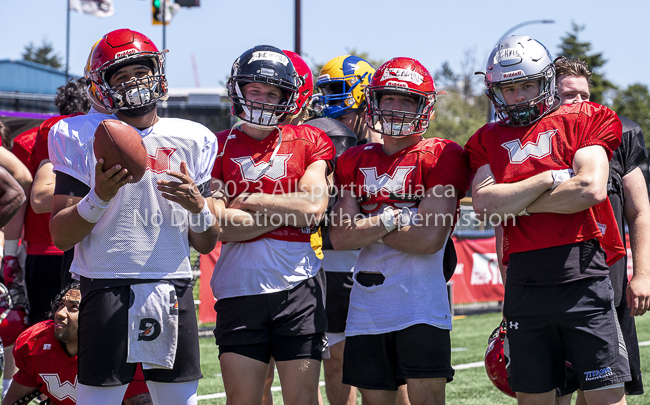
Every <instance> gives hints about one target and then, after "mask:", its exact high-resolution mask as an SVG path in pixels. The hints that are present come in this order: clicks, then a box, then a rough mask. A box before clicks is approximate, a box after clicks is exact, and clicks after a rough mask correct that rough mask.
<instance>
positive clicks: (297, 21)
mask: <svg viewBox="0 0 650 405" xmlns="http://www.w3.org/2000/svg"><path fill="white" fill-rule="evenodd" d="M293 51H294V52H295V53H297V54H298V55H300V0H295V25H294V45H293Z"/></svg>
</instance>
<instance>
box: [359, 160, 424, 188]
mask: <svg viewBox="0 0 650 405" xmlns="http://www.w3.org/2000/svg"><path fill="white" fill-rule="evenodd" d="M414 169H415V166H397V168H396V169H395V173H393V175H392V176H390V175H388V173H384V174H382V175H381V176H379V177H377V168H376V167H365V168H360V169H359V170H361V173H363V176H364V177H365V179H364V183H363V189H364V191H365V192H366V193H370V194H377V193H378V192H379V191H380V190H385V191H386V192H388V193H399V192H400V191H402V190H404V188H405V187H406V176H407V175H408V174H409V173H411V172H412V171H413V170H414Z"/></svg>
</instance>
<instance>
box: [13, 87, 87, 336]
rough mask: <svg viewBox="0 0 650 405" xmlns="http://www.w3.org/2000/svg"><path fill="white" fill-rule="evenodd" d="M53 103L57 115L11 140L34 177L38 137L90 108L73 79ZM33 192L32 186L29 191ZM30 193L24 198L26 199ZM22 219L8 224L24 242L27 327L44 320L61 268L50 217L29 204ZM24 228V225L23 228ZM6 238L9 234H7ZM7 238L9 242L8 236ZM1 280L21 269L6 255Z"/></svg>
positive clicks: (41, 144) (41, 148) (42, 147)
mask: <svg viewBox="0 0 650 405" xmlns="http://www.w3.org/2000/svg"><path fill="white" fill-rule="evenodd" d="M54 104H55V105H56V106H57V108H58V110H59V114H61V115H60V116H57V117H53V118H50V119H48V120H46V121H45V122H43V123H42V124H41V125H40V126H38V127H36V128H33V129H30V130H28V131H25V132H23V133H22V134H20V135H18V136H17V137H16V138H15V139H14V145H13V148H12V152H13V153H14V155H16V157H18V159H20V161H21V162H22V163H23V164H25V166H27V168H28V169H29V171H30V173H31V175H32V176H33V177H34V178H36V171H37V170H38V168H39V166H40V163H41V160H42V159H43V157H41V155H42V154H43V152H45V157H44V158H47V153H46V152H47V137H45V140H44V141H42V140H40V139H39V140H38V141H37V138H38V134H39V133H41V134H42V133H43V132H45V131H49V129H50V128H51V126H52V125H54V123H56V122H58V121H59V120H61V119H63V118H66V117H70V116H75V115H79V114H81V113H85V112H86V111H88V109H89V108H90V100H89V99H88V97H87V96H86V93H85V89H84V86H83V85H82V84H81V83H79V82H78V81H76V80H71V81H69V82H68V83H66V84H65V85H63V86H60V87H59V88H58V89H57V93H56V96H55V100H54ZM31 190H33V187H32V188H31ZM30 195H31V193H30V194H29V195H28V199H29V197H30ZM26 207H27V209H26V212H24V216H23V217H15V218H14V219H13V220H12V224H14V223H15V224H16V225H18V226H16V229H18V228H19V229H18V230H19V233H18V234H17V235H16V236H17V237H19V236H20V234H21V233H22V232H23V228H24V236H23V240H24V241H26V242H28V243H27V249H26V253H27V259H26V260H25V270H24V271H25V276H24V277H25V285H26V287H27V295H28V296H29V309H30V312H29V324H30V325H34V324H37V323H38V322H41V321H43V320H45V319H47V314H48V312H49V311H50V304H51V302H52V300H53V299H54V297H55V296H56V295H57V294H58V293H59V291H61V288H62V287H63V285H61V283H60V280H61V277H60V275H59V271H60V269H61V265H62V258H63V252H62V251H61V250H59V249H57V248H56V246H54V244H53V243H52V238H51V237H50V215H49V213H46V214H37V213H36V212H35V211H34V210H33V209H32V207H31V205H30V204H27V205H26ZM23 225H24V226H23ZM7 235H9V233H7ZM10 239H13V238H11V237H10ZM4 264H5V266H4V273H5V279H6V280H7V281H8V283H9V284H11V281H9V280H10V279H13V276H12V275H13V274H14V273H15V272H17V271H21V269H15V268H13V266H18V260H17V259H15V257H14V258H12V257H11V256H8V257H7V258H6V260H5V263H4Z"/></svg>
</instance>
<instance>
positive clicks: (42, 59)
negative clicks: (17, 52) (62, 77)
mask: <svg viewBox="0 0 650 405" xmlns="http://www.w3.org/2000/svg"><path fill="white" fill-rule="evenodd" d="M53 52H54V47H53V46H52V43H50V42H48V41H47V40H45V39H44V40H43V43H42V44H41V45H40V46H35V45H34V44H33V43H31V42H30V43H29V45H26V46H25V51H24V52H23V59H24V60H28V61H30V62H36V63H40V64H41V65H46V66H52V67H53V68H55V69H60V68H61V66H63V63H62V61H61V56H59V54H57V53H53Z"/></svg>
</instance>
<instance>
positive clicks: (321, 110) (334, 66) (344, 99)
mask: <svg viewBox="0 0 650 405" xmlns="http://www.w3.org/2000/svg"><path fill="white" fill-rule="evenodd" d="M374 73H375V68H373V67H372V65H371V64H370V63H368V61H366V60H365V59H362V58H360V57H358V56H353V55H344V56H339V57H337V58H334V59H332V60H331V61H329V62H327V63H326V64H325V66H323V69H322V70H321V71H320V75H319V76H318V81H317V82H316V87H317V89H318V91H319V92H320V94H315V95H314V109H315V110H316V113H317V114H318V115H320V116H322V117H330V118H336V117H339V116H341V115H343V114H345V113H346V112H349V111H351V110H356V109H358V108H361V107H363V106H365V105H366V98H365V95H364V89H365V88H366V86H367V85H368V83H369V82H370V78H371V77H372V75H373V74H374Z"/></svg>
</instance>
